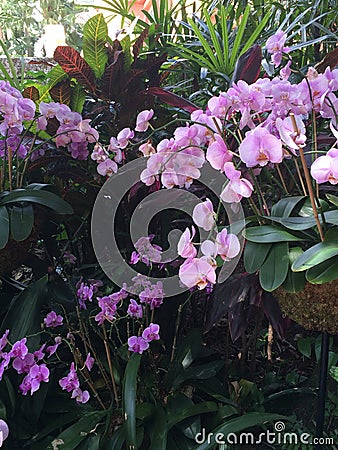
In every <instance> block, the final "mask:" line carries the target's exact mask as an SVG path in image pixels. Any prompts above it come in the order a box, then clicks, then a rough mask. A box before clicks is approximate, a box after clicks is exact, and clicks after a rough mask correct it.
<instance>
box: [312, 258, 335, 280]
mask: <svg viewBox="0 0 338 450" xmlns="http://www.w3.org/2000/svg"><path fill="white" fill-rule="evenodd" d="M305 276H306V279H307V280H308V281H309V282H310V283H314V284H323V283H329V282H330V281H333V280H336V279H337V278H338V259H337V257H336V256H334V257H333V258H330V259H327V260H326V261H323V262H322V263H320V264H317V265H316V266H314V267H311V269H308V270H307V271H306V274H305Z"/></svg>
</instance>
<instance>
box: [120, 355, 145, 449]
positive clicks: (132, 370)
mask: <svg viewBox="0 0 338 450" xmlns="http://www.w3.org/2000/svg"><path fill="white" fill-rule="evenodd" d="M140 362H141V355H140V354H138V353H133V354H132V355H131V357H130V359H129V361H128V364H127V367H126V371H125V374H124V380H123V393H122V401H123V411H124V427H125V433H126V441H127V447H128V450H132V449H136V448H137V440H136V384H137V373H138V369H139V366H140Z"/></svg>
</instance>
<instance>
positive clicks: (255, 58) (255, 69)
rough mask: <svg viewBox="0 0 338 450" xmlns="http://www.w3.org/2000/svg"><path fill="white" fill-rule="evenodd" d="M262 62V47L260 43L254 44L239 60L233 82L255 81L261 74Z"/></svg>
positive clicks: (249, 82)
mask: <svg viewBox="0 0 338 450" xmlns="http://www.w3.org/2000/svg"><path fill="white" fill-rule="evenodd" d="M261 62H262V49H261V46H260V45H257V44H256V45H253V46H252V47H251V48H249V49H248V50H247V51H246V52H245V53H243V54H242V55H241V56H240V57H239V58H238V60H237V62H236V66H235V70H234V73H233V76H232V80H231V81H232V83H237V81H239V80H244V81H246V82H247V83H248V84H251V83H254V82H255V81H256V80H257V79H258V77H259V74H260V71H261Z"/></svg>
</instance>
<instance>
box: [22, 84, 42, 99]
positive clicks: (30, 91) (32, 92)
mask: <svg viewBox="0 0 338 450" xmlns="http://www.w3.org/2000/svg"><path fill="white" fill-rule="evenodd" d="M22 96H23V97H24V98H29V99H31V100H33V102H37V101H38V100H39V97H40V94H39V91H38V89H37V88H36V87H35V86H28V87H26V88H25V89H24V90H23V92H22Z"/></svg>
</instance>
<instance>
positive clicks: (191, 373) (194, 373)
mask: <svg viewBox="0 0 338 450" xmlns="http://www.w3.org/2000/svg"><path fill="white" fill-rule="evenodd" d="M223 366H224V361H211V362H209V363H206V364H201V365H198V366H195V367H189V368H188V369H186V370H184V371H183V372H180V373H179V374H178V375H177V377H176V378H175V380H174V382H173V386H172V389H177V388H178V387H179V386H180V385H181V384H182V383H184V382H185V381H187V380H190V379H191V380H207V379H208V378H211V377H213V376H215V375H216V374H217V372H218V371H219V370H220V369H221V368H222V367H223Z"/></svg>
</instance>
